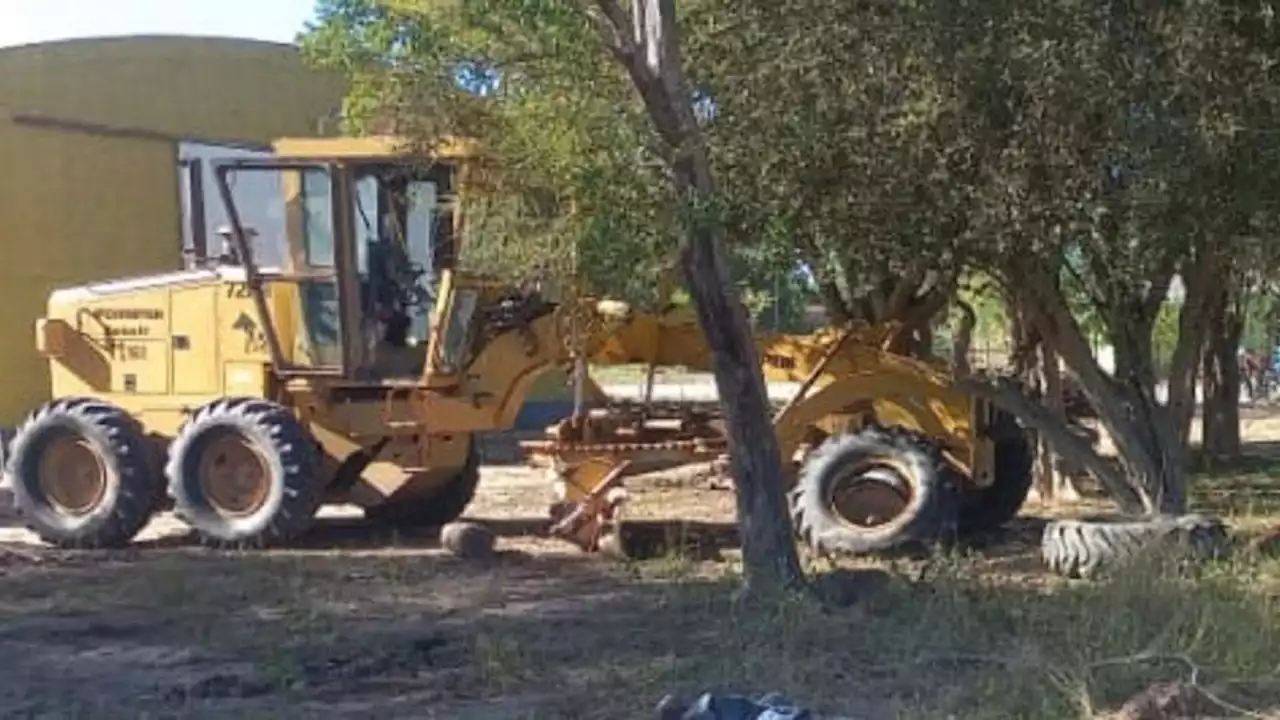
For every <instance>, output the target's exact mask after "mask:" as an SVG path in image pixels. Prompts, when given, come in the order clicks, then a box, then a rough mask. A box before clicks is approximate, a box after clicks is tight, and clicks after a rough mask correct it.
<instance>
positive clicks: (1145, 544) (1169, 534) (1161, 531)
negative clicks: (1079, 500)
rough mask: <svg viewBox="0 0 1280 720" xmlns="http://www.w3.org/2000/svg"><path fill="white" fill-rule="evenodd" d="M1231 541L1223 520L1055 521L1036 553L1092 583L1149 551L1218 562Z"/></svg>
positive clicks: (1167, 517) (1051, 565)
mask: <svg viewBox="0 0 1280 720" xmlns="http://www.w3.org/2000/svg"><path fill="white" fill-rule="evenodd" d="M1229 545H1230V539H1229V537H1228V532H1227V528H1226V526H1225V525H1224V524H1223V523H1222V521H1221V520H1218V519H1217V518H1214V517H1210V516H1207V515H1201V514H1189V515H1157V516H1153V517H1147V518H1135V519H1116V520H1106V519H1088V520H1055V521H1053V522H1050V523H1049V524H1048V525H1046V526H1045V529H1044V535H1043V536H1041V540H1040V552H1041V556H1042V557H1043V558H1044V562H1045V564H1046V565H1047V566H1048V567H1049V569H1050V570H1051V571H1053V572H1054V573H1056V574H1058V575H1062V576H1063V577H1068V578H1096V577H1099V576H1101V575H1103V574H1105V573H1106V572H1108V571H1110V570H1114V569H1115V568H1117V567H1120V566H1121V565H1123V564H1124V563H1126V562H1128V561H1130V560H1132V559H1133V558H1135V557H1137V556H1138V555H1139V554H1140V553H1143V552H1146V551H1149V550H1153V549H1160V550H1181V551H1184V552H1187V553H1189V554H1190V556H1191V557H1193V558H1195V559H1206V558H1217V557H1221V556H1222V555H1223V554H1224V553H1226V552H1227V550H1228V547H1229Z"/></svg>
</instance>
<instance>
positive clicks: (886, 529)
mask: <svg viewBox="0 0 1280 720" xmlns="http://www.w3.org/2000/svg"><path fill="white" fill-rule="evenodd" d="M876 457H888V458H893V459H894V460H895V461H896V462H897V463H898V464H900V465H901V466H902V467H904V468H906V469H907V470H908V473H907V474H908V475H909V477H900V476H899V480H898V482H900V483H902V484H903V485H906V488H905V489H906V490H907V491H908V492H909V496H910V500H909V501H908V504H907V507H906V509H905V510H904V511H903V512H902V513H901V514H900V515H898V516H897V517H896V518H894V519H893V520H892V521H891V522H887V523H884V524H883V525H878V526H874V527H862V526H858V525H855V524H854V523H851V522H848V521H846V520H844V519H842V518H841V517H840V516H839V515H837V514H836V513H835V512H834V511H833V510H832V509H831V508H830V507H829V497H830V495H831V493H832V492H833V491H834V490H835V487H836V483H837V481H838V480H839V479H840V478H841V468H842V467H845V466H848V465H850V464H854V463H859V462H863V461H866V460H870V459H872V458H876ZM957 479H958V478H957V476H956V474H955V472H954V471H953V470H952V469H951V467H950V466H949V464H948V463H947V462H946V460H945V458H944V457H943V454H942V450H941V448H940V447H939V446H938V444H937V443H936V442H935V441H934V440H933V439H932V438H930V437H928V436H926V435H924V434H922V433H917V432H914V431H911V430H907V429H905V428H900V427H881V426H868V427H865V428H862V429H860V430H858V431H857V432H854V433H848V434H843V435H837V436H834V437H831V438H828V439H827V440H826V441H825V442H824V443H823V444H822V445H820V446H818V448H817V449H816V450H814V451H813V452H812V453H811V454H810V455H809V457H808V458H806V459H805V462H804V465H803V466H802V467H801V468H800V473H799V477H798V478H797V481H796V486H795V488H794V489H792V491H791V492H790V493H789V494H788V499H789V501H790V504H791V519H792V521H793V522H794V524H795V528H796V532H797V533H798V534H799V535H800V537H801V539H803V540H804V542H805V543H807V544H808V545H809V547H810V548H811V549H813V550H814V551H815V552H817V553H824V554H825V553H830V554H844V555H863V554H868V553H875V552H884V551H887V550H891V549H894V548H899V547H903V546H906V545H911V544H918V543H932V542H936V541H939V540H944V539H949V538H950V537H952V536H953V535H954V532H955V529H956V526H955V523H956V512H957V510H958V496H957V487H958V485H957ZM880 481H885V479H884V478H883V477H881V478H880ZM896 484H897V483H895V485H896ZM898 487H899V488H900V489H903V488H902V487H901V485H898Z"/></svg>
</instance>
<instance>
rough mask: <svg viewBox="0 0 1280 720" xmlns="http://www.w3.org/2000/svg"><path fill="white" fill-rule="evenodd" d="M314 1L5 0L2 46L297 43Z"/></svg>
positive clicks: (0, 18)
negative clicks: (205, 38)
mask: <svg viewBox="0 0 1280 720" xmlns="http://www.w3.org/2000/svg"><path fill="white" fill-rule="evenodd" d="M314 7H315V0H0V47H8V46H12V45H25V44H27V43H35V42H48V41H50V40H64V39H69V38H84V37H101V36H110V35H137V34H145V35H154V34H162V35H225V36H231V37H243V38H252V39H255V40H273V41H276V42H293V40H294V37H295V36H296V35H297V34H298V32H300V31H301V30H302V26H303V24H304V23H305V22H306V21H307V20H308V19H310V17H311V15H312V9H313V8H314Z"/></svg>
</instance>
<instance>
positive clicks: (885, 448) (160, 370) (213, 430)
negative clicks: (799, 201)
mask: <svg viewBox="0 0 1280 720" xmlns="http://www.w3.org/2000/svg"><path fill="white" fill-rule="evenodd" d="M477 157H478V156H477V155H476V153H475V152H474V151H473V150H472V149H471V148H469V147H468V146H467V145H465V144H463V143H452V144H442V145H441V146H439V147H437V148H435V150H434V152H433V153H432V154H431V156H430V161H429V162H426V161H422V160H421V159H420V158H416V157H415V155H414V153H412V152H411V151H410V149H409V148H408V147H407V146H406V145H404V144H402V143H400V142H399V141H397V140H396V139H394V138H334V139H291V140H281V141H278V142H277V143H276V144H275V156H274V157H272V158H270V159H265V160H264V159H254V160H246V159H229V160H225V161H219V162H217V163H215V176H216V180H217V186H218V189H219V193H220V196H221V199H222V203H223V206H224V209H225V212H226V215H227V218H228V221H229V227H228V228H227V230H226V233H225V239H226V244H225V247H224V248H223V249H222V250H223V251H222V252H221V253H220V254H218V255H217V256H214V257H206V258H202V259H200V262H199V263H197V266H195V267H192V268H189V269H187V270H183V271H179V272H173V273H166V274H157V275H153V276H147V277H137V278H127V279H119V280H109V281H105V282H98V283H93V284H89V285H84V286H81V287H72V288H64V289H60V290H57V291H55V292H54V293H52V295H51V297H50V298H49V302H48V310H47V313H46V315H45V317H43V318H41V319H39V321H38V322H37V324H36V328H35V330H36V332H35V335H36V345H37V348H38V351H39V352H40V353H41V354H42V355H43V356H44V357H47V358H48V360H49V364H50V371H51V376H52V388H51V389H52V397H53V399H52V400H51V401H50V402H47V403H45V404H43V405H42V406H40V407H38V408H36V409H35V410H33V411H32V412H31V414H30V416H29V417H28V418H27V420H26V421H25V423H24V424H23V425H22V426H21V427H20V428H19V429H18V431H17V433H16V435H15V437H14V438H13V440H12V442H11V444H10V447H9V452H8V455H7V471H8V473H9V476H10V478H11V480H12V485H13V492H14V498H15V503H16V505H17V507H18V509H19V511H20V512H21V514H22V515H23V516H24V518H25V520H26V522H27V523H28V525H29V526H30V527H31V528H32V529H33V530H34V531H35V532H36V533H38V534H39V536H40V537H41V538H43V539H44V540H45V541H47V542H49V543H52V544H55V545H60V546H66V547H104V546H118V545H122V544H126V543H128V542H130V541H131V540H132V539H133V538H134V537H135V536H136V534H137V533H138V532H139V531H140V530H141V529H142V528H143V527H144V526H145V524H146V523H147V522H148V520H149V519H150V518H151V517H152V515H153V514H154V513H155V512H156V511H157V510H158V509H160V508H162V507H164V506H166V505H167V504H169V503H172V505H173V508H174V510H175V514H176V515H177V516H178V517H180V518H181V519H182V520H183V521H184V522H185V523H187V524H188V525H189V526H190V527H191V528H192V529H193V530H194V531H195V533H196V534H197V535H198V536H199V537H200V538H202V539H203V540H204V541H205V542H207V543H208V544H211V545H215V546H232V547H251V546H266V545H274V544H285V543H288V542H289V541H291V540H293V539H295V538H297V537H298V536H299V535H301V534H302V533H304V532H305V531H307V529H308V528H309V527H310V526H311V524H312V522H313V519H314V517H315V515H316V513H317V511H318V509H319V508H320V506H321V505H322V504H325V503H353V504H355V505H358V506H360V507H362V508H364V509H365V512H366V514H367V515H368V516H370V517H371V518H374V519H378V520H383V521H388V522H409V523H418V524H422V525H439V524H443V523H446V522H449V521H452V520H454V519H456V518H458V517H459V516H460V515H461V514H462V513H463V512H464V511H465V510H466V508H467V506H468V504H469V503H470V501H471V500H472V498H473V496H474V494H475V492H476V487H477V483H478V480H479V467H478V466H479V456H478V448H477V444H476V441H475V436H476V433H480V432H484V431H493V430H503V429H508V428H511V427H513V425H514V423H515V419H516V415H517V413H518V412H519V410H520V409H521V407H522V405H523V404H524V401H525V398H526V396H527V394H528V392H529V390H530V388H531V386H532V385H533V383H534V381H535V380H536V379H537V378H538V377H539V376H540V375H542V374H543V373H545V372H547V371H549V370H553V369H571V370H572V371H573V373H574V376H575V377H576V378H577V379H578V382H579V389H580V390H581V389H582V388H583V387H590V385H591V384H590V382H589V379H587V378H586V377H585V373H584V368H585V367H586V366H587V364H588V363H597V364H600V363H604V364H607V363H633V362H645V363H650V364H652V365H661V364H681V365H692V366H703V367H705V366H707V364H708V363H709V351H708V350H707V347H706V342H705V340H704V339H703V337H702V334H701V332H700V331H699V330H698V326H697V324H696V322H694V321H693V319H692V318H691V317H689V316H688V315H686V314H681V313H678V312H670V313H665V314H659V315H647V314H638V313H634V312H632V311H631V310H630V309H629V308H628V307H626V306H625V305H624V304H622V303H618V302H611V301H608V300H607V299H606V300H593V299H590V298H582V297H567V298H559V299H557V298H549V297H544V296H543V292H542V291H541V290H540V289H539V288H538V287H522V288H516V287H511V286H509V285H507V284H505V283H502V282H499V281H497V280H495V279H493V278H490V277H484V276H479V275H475V274H469V273H464V272H462V271H461V270H459V269H458V266H457V263H456V260H457V257H458V253H459V251H460V250H461V249H462V246H463V243H462V240H463V236H464V235H465V232H464V229H465V224H464V223H463V222H462V220H463V212H464V209H465V208H464V205H463V204H462V203H460V202H459V197H460V196H462V193H460V188H461V187H464V186H465V184H466V182H467V181H468V177H469V175H468V173H469V172H471V171H472V170H473V168H474V167H475V166H476V163H477V162H478V161H477ZM268 181H269V182H268ZM264 188H265V189H264ZM888 331H889V330H887V329H878V328H866V327H850V328H842V329H834V330H828V331H824V332H822V333H818V334H814V335H807V336H785V335H777V336H768V335H765V336H761V337H760V338H759V339H758V342H759V346H760V355H761V358H762V362H763V363H764V366H765V371H766V374H767V375H768V376H769V378H770V379H779V380H792V381H799V382H801V384H802V385H801V391H800V393H799V394H798V395H797V396H796V397H795V398H793V399H792V400H791V402H789V403H788V404H787V405H786V407H785V408H784V409H783V410H782V411H781V412H780V413H779V414H778V415H777V417H776V422H775V426H776V430H777V432H778V435H779V438H780V439H781V441H782V446H783V449H784V451H785V452H786V453H787V455H788V456H793V457H794V458H795V460H796V468H797V469H798V472H789V473H788V475H787V478H785V482H787V483H789V484H791V485H792V486H793V487H792V491H791V495H790V497H791V502H792V510H793V515H794V518H795V520H796V523H797V526H798V528H799V530H800V531H801V533H802V534H803V535H804V536H805V537H806V538H807V539H808V540H809V542H811V543H812V544H814V545H815V546H816V547H818V548H821V549H826V550H836V551H839V550H843V551H848V552H868V551H874V550H877V549H882V548H887V547H891V546H893V545H896V544H899V543H902V542H905V541H909V540H912V539H919V538H922V537H924V536H928V535H932V534H936V533H938V532H940V531H941V530H942V529H943V528H944V527H950V526H958V528H959V529H961V530H964V529H966V528H967V529H973V530H981V529H985V528H990V527H994V526H997V525H1000V524H1002V523H1003V522H1005V521H1006V520H1008V519H1009V518H1011V517H1012V516H1013V515H1014V514H1015V513H1016V512H1017V510H1018V508H1019V507H1020V506H1021V504H1022V502H1023V500H1024V498H1025V496H1026V494H1027V491H1028V487H1029V463H1030V458H1029V455H1028V451H1027V443H1026V439H1025V438H1024V437H1023V434H1022V432H1021V430H1020V428H1019V427H1018V426H1017V425H1016V423H1014V422H1013V421H1012V420H1011V418H1009V417H1008V416H1006V415H1004V414H1002V413H998V412H995V411H994V410H993V409H992V408H991V407H989V406H988V405H987V404H985V403H983V402H979V401H977V400H975V399H974V398H972V397H970V396H967V395H965V394H963V393H961V392H959V391H958V390H957V389H956V387H955V386H954V385H953V384H952V382H951V379H950V377H949V376H948V375H947V373H946V372H945V369H943V368H940V367H935V366H932V365H929V364H926V363H923V362H919V361H916V360H912V359H909V358H905V357H900V356H897V355H894V354H892V353H889V352H887V351H885V350H884V349H883V347H884V341H885V340H886V339H887V332H888ZM526 449H527V450H528V451H529V452H531V453H533V454H534V456H535V457H540V458H543V459H548V458H549V459H550V460H551V461H552V464H553V465H554V466H555V467H556V468H557V470H558V473H557V477H558V480H559V483H560V488H561V497H562V502H561V503H559V504H557V506H556V510H555V512H554V517H553V529H554V531H555V532H556V533H558V534H559V535H561V536H563V537H566V538H567V539H570V540H572V541H574V542H576V543H577V544H579V545H580V546H582V547H584V548H586V549H593V548H596V547H597V546H598V543H599V539H600V533H601V530H602V528H603V527H605V526H607V525H608V524H609V523H610V522H612V521H611V513H613V512H614V511H615V510H616V508H615V505H616V503H615V502H614V501H613V499H612V498H615V497H616V493H614V492H613V490H614V488H615V487H617V486H618V484H619V483H620V482H621V480H622V478H623V477H624V476H626V475H628V474H632V473H636V472H644V471H651V470H654V469H659V468H662V467H670V466H672V465H679V464H684V463H689V462H694V461H700V460H707V459H712V458H716V457H719V456H721V455H722V454H723V453H725V451H726V441H725V435H724V433H723V432H722V429H721V428H719V427H717V423H716V421H715V419H714V418H707V417H698V416H696V413H686V416H684V417H665V418H655V417H654V416H653V413H651V412H646V411H644V409H643V408H640V409H637V408H634V407H633V408H612V409H604V410H600V409H597V410H593V411H591V412H590V413H588V412H575V414H574V416H573V417H572V418H570V419H569V420H567V421H565V422H562V423H560V424H559V425H558V426H557V427H555V428H553V429H552V431H551V432H550V433H549V435H548V438H547V439H545V440H541V441H536V442H531V443H528V444H527V447H526Z"/></svg>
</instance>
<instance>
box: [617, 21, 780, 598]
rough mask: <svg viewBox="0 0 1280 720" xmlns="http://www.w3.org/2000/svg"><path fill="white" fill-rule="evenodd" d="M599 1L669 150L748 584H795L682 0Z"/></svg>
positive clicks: (762, 396) (763, 398) (776, 453)
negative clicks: (692, 73)
mask: <svg viewBox="0 0 1280 720" xmlns="http://www.w3.org/2000/svg"><path fill="white" fill-rule="evenodd" d="M634 1H635V3H636V4H635V5H634V6H633V8H632V10H633V12H631V13H628V12H626V11H624V10H623V9H622V6H621V5H619V4H618V3H617V1H616V0H597V2H596V5H597V7H598V8H599V9H600V11H601V14H602V15H603V16H604V17H603V22H604V25H605V27H604V30H605V33H606V38H607V42H608V44H609V48H610V50H611V51H612V53H613V55H614V57H615V59H617V60H618V61H619V62H620V63H621V64H622V65H623V67H624V68H625V69H626V70H627V72H628V74H629V75H630V76H631V80H632V82H633V84H634V85H635V87H636V90H637V91H638V92H639V94H640V96H641V98H642V99H643V101H644V104H645V109H646V110H647V111H648V114H649V117H650V120H652V122H653V125H654V129H655V130H657V132H658V134H659V135H660V136H661V138H662V140H663V142H664V143H665V145H666V146H667V150H668V151H669V152H670V154H671V156H670V166H671V170H672V180H673V183H674V185H675V189H676V192H677V196H678V197H679V201H680V202H681V203H682V204H683V207H682V208H681V209H682V211H683V212H682V214H681V216H682V217H683V218H684V219H685V221H684V232H683V233H682V237H681V246H680V265H681V269H682V270H683V272H684V279H685V282H686V285H687V287H688V290H689V295H690V300H691V301H692V304H693V308H694V312H695V313H696V314H697V317H698V322H699V324H700V325H701V327H702V332H703V333H705V334H706V337H707V344H708V346H709V347H710V349H711V352H712V370H713V372H714V374H715V381H716V389H717V390H718V391H719V393H720V402H721V404H722V406H723V408H724V414H725V424H726V427H727V429H728V441H729V464H730V471H731V473H732V475H733V479H734V484H735V486H736V488H737V504H738V523H739V525H740V526H741V535H742V555H743V569H744V583H745V586H746V589H749V590H751V591H763V592H765V593H769V592H771V591H777V590H784V589H789V588H794V587H798V586H800V585H802V584H803V583H804V573H803V572H802V571H801V569H800V561H799V558H798V556H797V554H796V547H795V542H794V541H793V539H792V527H791V520H790V517H789V515H788V513H787V505H786V496H785V495H784V493H783V488H782V452H781V450H780V448H779V444H778V437H777V435H776V433H775V432H774V429H773V423H772V422H771V419H770V416H771V409H772V408H771V406H770V404H769V401H768V395H767V393H766V392H765V384H764V376H763V374H762V372H761V368H760V360H759V358H758V356H757V353H756V346H755V342H754V341H753V340H752V337H751V330H750V323H749V321H748V317H747V310H746V307H744V306H743V304H742V302H741V300H740V299H739V297H738V293H737V290H736V288H735V287H734V285H733V283H732V282H731V280H730V277H729V264H728V261H727V257H728V253H727V251H726V248H725V237H724V235H725V232H724V223H723V221H722V220H721V218H720V217H719V216H718V214H717V213H716V212H715V207H716V205H715V201H716V199H717V194H718V188H717V186H716V182H715V178H714V176H713V174H712V172H711V162H710V156H709V154H708V151H707V145H706V141H705V138H704V137H703V135H702V132H701V130H700V128H699V127H698V123H697V120H696V118H695V116H694V113H693V106H692V104H691V97H692V95H691V93H689V92H688V83H687V82H686V81H685V77H684V72H683V70H682V68H681V64H680V55H679V41H678V38H677V37H676V22H675V2H674V0H634Z"/></svg>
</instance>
